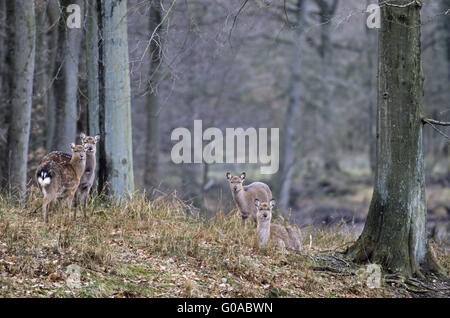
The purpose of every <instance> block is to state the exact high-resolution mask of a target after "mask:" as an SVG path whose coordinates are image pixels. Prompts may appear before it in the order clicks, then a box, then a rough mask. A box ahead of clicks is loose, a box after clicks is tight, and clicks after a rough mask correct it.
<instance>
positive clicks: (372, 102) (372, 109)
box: [365, 0, 378, 177]
mask: <svg viewBox="0 0 450 318" xmlns="http://www.w3.org/2000/svg"><path fill="white" fill-rule="evenodd" d="M366 3H367V5H369V4H370V3H371V0H367V2H366ZM365 29H366V39H367V48H366V50H365V55H366V61H367V68H368V73H367V80H366V88H367V113H368V119H369V122H368V127H369V128H368V129H369V164H370V171H371V173H372V177H374V176H375V168H376V129H377V128H376V127H377V126H376V116H377V115H376V114H377V107H376V80H375V79H376V64H377V63H376V46H377V44H376V43H377V34H378V33H377V31H376V29H369V28H365Z"/></svg>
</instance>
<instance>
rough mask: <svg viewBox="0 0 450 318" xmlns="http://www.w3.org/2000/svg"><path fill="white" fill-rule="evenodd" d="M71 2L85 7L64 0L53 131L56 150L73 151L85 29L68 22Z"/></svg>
mask: <svg viewBox="0 0 450 318" xmlns="http://www.w3.org/2000/svg"><path fill="white" fill-rule="evenodd" d="M70 4H78V5H79V6H80V7H81V8H83V1H81V0H62V1H61V12H62V15H63V19H61V20H60V21H59V22H60V23H59V38H58V53H57V59H56V60H57V62H56V67H55V69H54V72H55V74H54V77H55V82H54V93H55V99H56V101H57V103H56V126H55V133H54V135H53V142H52V148H53V150H60V151H66V152H69V151H70V146H69V145H70V143H72V142H74V141H75V139H76V133H77V119H78V114H77V105H78V104H77V101H78V64H79V60H80V47H81V37H82V29H81V28H80V29H78V28H69V27H67V25H66V18H67V15H68V14H67V12H66V8H67V6H68V5H70Z"/></svg>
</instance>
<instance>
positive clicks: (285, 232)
mask: <svg viewBox="0 0 450 318" xmlns="http://www.w3.org/2000/svg"><path fill="white" fill-rule="evenodd" d="M255 206H256V208H257V209H258V214H257V220H258V225H257V232H258V243H259V246H264V245H266V244H267V242H268V241H269V239H271V240H272V241H273V242H274V243H275V244H277V245H278V246H280V247H282V248H286V249H289V250H294V251H300V250H301V249H302V242H301V240H300V235H299V232H298V228H295V227H293V226H283V225H280V224H271V223H270V222H271V220H272V208H273V207H274V206H275V200H273V199H272V200H270V202H269V203H268V202H262V203H260V202H259V200H258V199H256V200H255Z"/></svg>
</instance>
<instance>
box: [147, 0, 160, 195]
mask: <svg viewBox="0 0 450 318" xmlns="http://www.w3.org/2000/svg"><path fill="white" fill-rule="evenodd" d="M160 24H161V3H160V0H152V1H151V7H150V34H152V35H153V38H152V39H151V43H150V83H149V86H150V87H149V90H150V94H149V96H148V109H147V145H146V159H145V165H146V167H145V186H146V187H147V188H150V187H156V186H158V156H159V113H160V109H159V100H158V95H157V91H156V86H157V82H158V80H159V76H158V74H159V69H160V67H161V62H162V61H161V59H162V41H161V36H162V27H161V25H160Z"/></svg>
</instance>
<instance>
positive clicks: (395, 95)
mask: <svg viewBox="0 0 450 318" xmlns="http://www.w3.org/2000/svg"><path fill="white" fill-rule="evenodd" d="M380 2H382V1H381V0H380ZM409 2H410V1H408V0H403V1H397V2H396V4H399V5H407V4H408V3H409ZM381 7H382V9H381V29H380V31H379V47H378V108H377V144H376V146H377V147H376V148H377V149H376V150H377V151H376V152H377V164H376V171H375V186H374V192H373V197H372V202H371V205H370V208H369V214H368V216H367V220H366V224H365V227H364V230H363V232H362V234H361V236H360V237H359V239H358V240H357V242H356V243H355V244H354V245H353V246H352V247H351V248H350V249H349V250H348V252H349V253H350V254H351V255H352V256H353V257H354V259H355V260H357V261H370V262H374V263H378V264H381V265H383V267H384V268H385V269H387V270H388V271H390V272H394V273H399V274H402V275H405V276H412V275H421V270H427V269H433V270H436V269H437V265H436V263H435V262H434V260H433V257H432V255H431V253H430V250H429V246H428V242H427V235H426V226H425V222H426V201H425V176H424V163H423V149H422V121H421V118H422V94H423V74H422V67H421V44H420V6H418V5H417V4H416V3H414V4H411V5H407V6H406V7H404V8H402V7H393V6H389V5H383V6H381Z"/></svg>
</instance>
